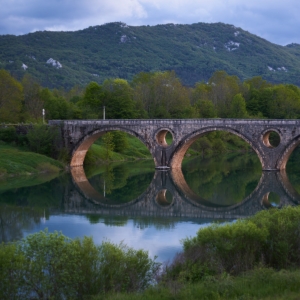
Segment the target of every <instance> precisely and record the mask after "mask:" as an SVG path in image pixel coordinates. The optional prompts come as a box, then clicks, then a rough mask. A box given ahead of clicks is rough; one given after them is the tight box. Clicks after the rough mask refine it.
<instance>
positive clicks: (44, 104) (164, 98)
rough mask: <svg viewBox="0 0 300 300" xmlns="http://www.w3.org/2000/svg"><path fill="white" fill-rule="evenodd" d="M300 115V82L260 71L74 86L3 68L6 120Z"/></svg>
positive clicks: (0, 91) (1, 103) (1, 108)
mask: <svg viewBox="0 0 300 300" xmlns="http://www.w3.org/2000/svg"><path fill="white" fill-rule="evenodd" d="M104 106H105V117H106V118H107V119H121V118H122V119H132V118H137V119H139V118H278V119H283V118H287V119H290V118H295V119H296V118H299V117H300V88H299V87H298V86H295V85H292V84H272V83H270V82H267V81H266V80H264V79H263V78H262V77H260V76H257V77H253V78H249V79H246V80H245V81H241V80H240V79H239V78H238V77H237V76H232V75H229V74H227V73H226V72H225V71H217V72H215V73H214V74H213V75H212V77H211V78H210V79H209V81H208V82H198V83H196V84H195V86H194V87H185V86H184V85H183V84H182V83H181V82H180V79H179V78H178V77H177V76H176V74H175V72H174V71H165V72H153V73H152V72H149V73H146V72H142V73H139V74H137V75H136V76H134V78H133V80H132V81H131V82H128V81H127V80H125V79H120V78H115V79H106V80H105V81H104V82H103V83H102V85H100V84H98V83H96V82H90V83H89V84H88V85H87V86H85V87H80V86H74V87H73V88H72V89H70V90H65V89H63V88H61V89H53V90H50V89H49V88H44V87H42V86H41V85H40V84H39V83H38V82H37V81H36V80H34V79H33V78H32V77H31V76H30V75H29V74H26V75H25V76H24V77H23V79H22V80H21V81H18V80H16V79H15V78H13V77H12V76H11V75H10V74H9V73H8V72H7V71H5V70H0V122H2V123H19V122H41V121H42V119H43V115H42V110H43V109H45V121H47V120H50V119H61V120H63V119H98V118H103V117H104V116H103V113H104V112H103V108H104Z"/></svg>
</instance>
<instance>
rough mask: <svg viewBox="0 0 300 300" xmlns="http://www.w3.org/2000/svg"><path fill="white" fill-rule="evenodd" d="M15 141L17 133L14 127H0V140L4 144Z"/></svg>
mask: <svg viewBox="0 0 300 300" xmlns="http://www.w3.org/2000/svg"><path fill="white" fill-rule="evenodd" d="M16 139H17V133H16V129H15V127H12V126H10V127H1V128H0V140H2V141H4V142H6V143H12V142H14V141H15V140H16Z"/></svg>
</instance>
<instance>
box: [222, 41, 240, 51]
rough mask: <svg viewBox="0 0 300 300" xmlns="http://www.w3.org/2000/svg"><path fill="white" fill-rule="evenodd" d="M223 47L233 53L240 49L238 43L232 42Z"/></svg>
mask: <svg viewBox="0 0 300 300" xmlns="http://www.w3.org/2000/svg"><path fill="white" fill-rule="evenodd" d="M224 46H225V48H226V49H227V50H228V51H234V50H237V49H238V48H239V47H240V43H236V42H233V41H229V42H228V43H226V44H225V45H224Z"/></svg>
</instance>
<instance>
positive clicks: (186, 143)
mask: <svg viewBox="0 0 300 300" xmlns="http://www.w3.org/2000/svg"><path fill="white" fill-rule="evenodd" d="M215 131H224V132H229V133H232V134H233V135H235V136H238V137H240V138H241V139H242V140H244V141H245V142H246V143H247V144H248V145H250V147H251V148H252V149H253V150H254V151H255V153H256V154H257V156H258V158H259V160H260V162H261V165H262V168H264V161H263V158H262V155H261V153H260V152H259V150H258V149H257V148H256V147H255V146H254V145H253V143H252V142H251V141H250V140H248V139H247V138H246V137H245V136H243V135H242V134H241V133H239V132H237V131H235V130H232V129H230V128H227V127H214V128H209V127H208V128H205V129H202V130H199V131H194V132H193V133H192V134H190V135H187V136H186V137H184V138H183V139H182V141H181V143H180V144H179V145H178V146H177V148H176V149H175V151H174V153H173V155H172V157H171V159H170V166H171V168H172V169H179V168H181V164H182V161H183V159H184V156H185V154H186V152H187V150H188V149H189V148H190V146H191V145H192V144H193V143H194V142H195V141H196V140H197V139H198V138H200V137H202V136H204V135H205V134H207V133H210V132H215Z"/></svg>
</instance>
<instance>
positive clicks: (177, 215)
mask: <svg viewBox="0 0 300 300" xmlns="http://www.w3.org/2000/svg"><path fill="white" fill-rule="evenodd" d="M299 160H300V151H299V149H297V151H295V152H294V153H293V155H292V156H291V158H290V160H289V162H288V165H287V171H286V172H262V170H261V165H260V162H259V160H258V158H257V156H256V155H255V154H254V153H242V154H230V155H219V156H217V157H212V158H201V157H189V158H187V159H185V160H184V162H183V166H182V171H181V170H176V171H175V170H173V171H167V172H166V171H155V169H154V164H153V162H152V161H151V160H140V161H135V162H126V163H124V162H122V163H113V164H109V165H102V166H93V167H89V168H86V169H85V170H83V169H82V168H77V169H74V170H72V174H62V175H60V176H58V177H55V178H53V175H45V176H41V175H40V176H38V177H26V178H24V177H22V178H10V179H7V180H5V181H4V180H3V181H1V182H0V231H1V232H0V241H3V242H8V241H16V240H19V239H21V238H23V237H26V235H28V234H31V233H34V232H37V231H40V230H44V229H45V228H47V229H48V231H49V232H53V231H55V230H56V231H62V233H63V234H64V235H66V236H68V237H71V238H75V237H79V238H80V237H83V236H92V237H93V239H94V241H95V243H96V244H100V243H101V242H102V241H103V240H110V241H112V242H114V243H120V242H124V243H125V244H127V245H128V246H131V247H134V248H136V249H139V248H143V249H145V250H147V251H149V254H150V256H151V257H154V256H157V260H158V261H161V262H164V261H167V260H171V259H172V258H173V257H174V255H175V254H176V252H179V251H181V249H182V246H181V243H180V240H182V239H184V238H186V237H189V236H194V235H195V234H196V232H197V231H198V230H199V228H201V227H203V226H207V225H209V224H211V223H212V222H233V221H234V220H236V219H238V218H245V217H248V216H250V215H252V214H255V213H256V212H258V211H261V210H264V209H270V208H271V207H275V208H276V209H280V208H281V207H283V206H285V205H297V204H298V203H299V199H300V197H299V192H300V170H299V167H298V164H297V161H299Z"/></svg>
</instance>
